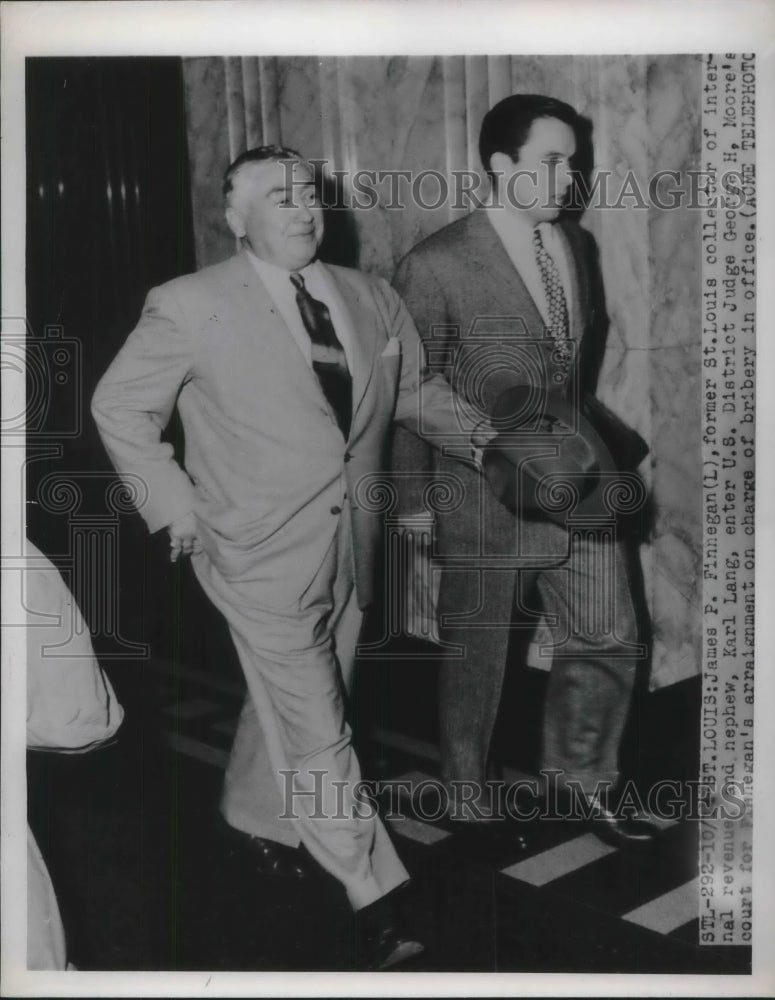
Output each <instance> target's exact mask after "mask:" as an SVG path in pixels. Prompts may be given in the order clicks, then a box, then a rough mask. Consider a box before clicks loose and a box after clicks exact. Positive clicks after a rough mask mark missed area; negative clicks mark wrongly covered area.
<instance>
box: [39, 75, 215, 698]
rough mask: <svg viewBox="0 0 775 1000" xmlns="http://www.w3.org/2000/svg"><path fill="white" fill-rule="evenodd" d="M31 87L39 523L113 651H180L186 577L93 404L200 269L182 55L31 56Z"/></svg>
mask: <svg viewBox="0 0 775 1000" xmlns="http://www.w3.org/2000/svg"><path fill="white" fill-rule="evenodd" d="M26 83H27V106H26V107H27V171H28V175H27V176H28V195H27V321H28V326H27V357H28V366H27V371H28V391H27V416H28V421H27V476H26V479H27V504H26V517H27V523H26V530H27V534H28V536H29V537H30V538H31V540H32V541H34V542H35V543H36V544H37V545H38V547H39V548H40V549H41V550H42V551H44V552H45V553H46V554H47V555H49V556H50V557H51V558H52V559H53V560H54V561H55V563H56V564H57V566H58V567H59V569H60V571H61V572H62V573H63V576H64V577H65V580H66V581H67V582H68V584H69V585H70V586H71V589H72V590H73V592H74V594H75V596H76V599H77V600H78V603H79V604H80V606H81V608H82V610H83V612H84V616H85V617H86V620H87V622H88V624H89V626H90V628H91V630H92V633H93V636H94V643H95V648H96V650H97V652H98V654H99V655H100V656H101V657H104V658H105V659H107V661H108V663H109V662H110V660H111V659H113V660H116V661H124V662H125V663H126V662H131V663H137V661H143V660H146V659H147V658H148V656H149V654H150V652H151V650H152V651H153V654H154V655H162V656H165V655H166V656H171V655H173V654H174V653H176V654H177V655H178V656H180V653H181V648H180V647H181V641H180V638H179V636H180V633H181V631H182V629H181V627H180V621H181V619H182V617H183V615H184V609H185V607H186V606H187V601H188V598H186V597H185V591H186V587H187V583H186V580H185V578H184V577H182V576H181V574H180V572H179V571H177V570H176V571H172V570H170V568H169V566H168V564H167V563H166V550H165V544H164V543H165V540H164V539H163V538H161V536H160V535H158V536H155V537H154V538H149V536H148V534H147V531H146V530H145V526H144V524H143V522H142V521H141V519H140V517H139V516H138V515H137V514H136V513H134V512H133V510H132V506H131V504H129V503H127V502H125V500H123V499H122V497H121V494H120V492H119V493H117V492H116V479H115V476H114V475H113V470H112V467H111V465H110V463H109V461H108V458H107V456H106V454H105V452H104V450H103V448H102V445H101V443H100V441H99V438H98V435H97V432H96V429H95V427H94V424H93V421H92V419H91V415H90V412H89V402H90V399H91V395H92V393H93V390H94V387H95V385H96V383H97V381H98V379H99V377H100V376H101V374H102V373H103V371H104V370H105V368H106V367H107V366H108V364H109V363H110V361H111V359H112V358H113V356H114V355H115V354H116V352H117V351H118V349H119V347H120V346H121V344H122V343H123V341H124V339H125V338H126V335H127V334H128V333H129V331H130V330H131V329H132V328H133V327H134V325H135V324H136V322H137V319H138V317H139V314H140V311H141V309H142V304H143V301H144V298H145V295H146V293H147V292H148V289H149V288H151V287H152V286H154V285H158V284H159V283H161V282H163V281H166V280H168V279H170V278H172V277H174V276H176V275H179V274H183V273H185V272H187V271H191V270H193V269H194V260H193V235H192V234H193V227H192V220H191V200H190V185H189V169H188V151H187V140H186V124H185V111H184V103H183V87H182V71H181V64H180V60H179V59H175V58H93V59H82V58H72V59H68V58H62V59H49V58H38V59H30V60H28V62H27V80H26ZM170 434H171V435H172V437H173V439H176V438H179V436H180V435H179V430H177V429H176V427H175V426H173V427H172V428H171V430H170ZM189 589H192V588H190V587H189ZM193 641H194V642H195V644H197V645H198V639H197V638H194V640H193ZM103 662H105V660H103ZM121 665H122V664H120V663H117V664H116V668H115V669H117V670H118V674H119V675H125V674H128V671H125V670H121V669H119V667H120V666H121ZM118 681H119V685H120V686H121V681H122V677H121V676H119V677H118Z"/></svg>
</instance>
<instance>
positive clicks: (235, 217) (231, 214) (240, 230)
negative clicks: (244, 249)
mask: <svg viewBox="0 0 775 1000" xmlns="http://www.w3.org/2000/svg"><path fill="white" fill-rule="evenodd" d="M226 222H227V224H228V226H229V229H231V231H232V232H233V233H234V235H235V236H236V237H237V239H238V240H241V239H242V237H243V236H244V235H245V222H244V220H243V218H242V215H241V214H240V213H239V212H238V211H237V209H236V208H235V207H234V206H233V205H229V206H228V207H227V208H226Z"/></svg>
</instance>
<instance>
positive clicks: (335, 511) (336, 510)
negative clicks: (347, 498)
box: [331, 507, 342, 514]
mask: <svg viewBox="0 0 775 1000" xmlns="http://www.w3.org/2000/svg"><path fill="white" fill-rule="evenodd" d="M331 513H332V514H341V513H342V508H341V507H332V508H331Z"/></svg>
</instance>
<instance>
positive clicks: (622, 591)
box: [536, 529, 638, 792]
mask: <svg viewBox="0 0 775 1000" xmlns="http://www.w3.org/2000/svg"><path fill="white" fill-rule="evenodd" d="M556 530H561V529H556ZM536 586H537V588H538V592H539V593H540V595H541V602H542V605H543V609H544V612H545V613H546V615H547V616H556V620H557V624H556V625H555V626H554V628H553V647H554V648H553V659H552V669H551V674H550V676H549V683H548V689H547V695H546V705H545V708H544V726H543V745H542V753H541V766H542V768H544V769H558V770H560V771H562V775H561V776H559V777H558V781H559V782H560V783H563V782H564V781H567V780H568V779H573V780H576V781H578V782H579V783H580V785H581V787H582V788H583V789H584V790H585V792H592V791H594V789H595V786H596V784H597V783H598V782H599V781H610V782H611V783H612V784H615V783H616V781H617V780H618V778H619V745H620V743H621V739H622V733H623V731H624V726H625V723H626V721H627V715H628V711H629V707H630V701H631V698H632V689H633V685H634V682H635V673H636V668H637V663H638V657H637V656H636V655H635V654H636V652H637V647H636V643H637V639H638V629H637V621H636V617H635V609H634V607H633V602H632V593H631V588H630V583H629V579H628V573H627V567H626V560H625V554H624V549H623V546H622V545H621V544H620V543H616V542H614V541H613V540H605V539H594V538H584V537H582V536H581V535H580V534H579V535H576V534H574V536H573V540H572V543H571V551H570V558H569V559H568V561H567V562H566V563H565V564H564V565H563V566H561V567H558V568H556V569H551V570H545V571H542V572H541V573H540V574H539V575H538V579H537V582H536ZM628 654H629V655H628Z"/></svg>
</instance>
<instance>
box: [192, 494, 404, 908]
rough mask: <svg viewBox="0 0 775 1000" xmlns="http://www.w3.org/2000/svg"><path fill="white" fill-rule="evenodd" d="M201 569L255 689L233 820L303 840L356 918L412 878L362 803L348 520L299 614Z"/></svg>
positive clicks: (233, 782)
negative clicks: (354, 731) (350, 711)
mask: <svg viewBox="0 0 775 1000" xmlns="http://www.w3.org/2000/svg"><path fill="white" fill-rule="evenodd" d="M303 557H304V554H303V553H301V554H300V558H303ZM193 564H194V568H195V570H196V573H197V577H198V579H199V581H200V583H201V585H202V587H203V588H204V590H205V592H206V593H207V595H208V597H209V598H210V600H211V601H212V602H213V604H214V605H215V606H216V607H217V608H218V609H219V610H220V611H221V612H222V613H223V615H224V616H225V617H226V619H227V621H228V623H229V626H230V629H231V635H232V639H233V641H234V645H235V647H236V649H237V654H238V656H239V659H240V663H241V665H242V669H243V671H244V674H245V679H246V682H247V688H248V697H247V699H246V702H245V707H244V709H243V712H242V715H241V718H240V722H239V726H238V729H237V733H236V736H235V740H234V746H233V749H232V755H231V760H230V762H229V767H228V770H227V774H226V781H225V787H224V799H223V804H222V809H223V813H224V816H225V818H226V819H227V821H228V822H229V823H231V824H232V825H233V826H235V827H237V828H238V829H241V830H243V831H244V832H246V833H250V834H253V835H256V836H260V837H264V838H268V839H273V840H276V841H280V842H282V843H285V844H288V845H290V846H295V845H296V844H298V843H299V841H301V842H302V843H303V844H304V845H305V846H306V847H307V849H308V850H309V852H310V854H311V855H312V856H313V857H314V858H315V859H316V860H317V861H318V862H319V863H320V864H321V866H322V867H323V868H324V869H325V870H326V871H328V872H329V873H330V874H332V875H333V876H334V877H335V878H337V879H338V880H339V881H340V882H341V883H342V884H343V885H344V887H345V890H346V892H347V895H348V898H349V900H350V903H351V905H352V906H353V908H354V909H356V910H357V909H360V908H362V907H364V906H367V905H369V904H370V903H372V902H375V901H376V900H377V899H379V898H380V897H382V896H383V895H385V894H386V893H388V892H390V891H391V890H392V889H394V888H396V887H397V886H399V885H401V884H402V883H404V882H406V881H407V879H408V874H407V871H406V869H405V868H404V866H403V864H402V863H401V861H400V859H399V857H398V855H397V854H396V851H395V848H394V847H393V845H392V843H391V842H390V838H389V837H388V835H387V832H386V830H385V828H384V826H383V825H382V822H381V821H380V819H379V817H378V816H376V813H375V810H374V809H373V808H372V807H371V806H369V805H368V804H367V803H363V802H357V801H355V800H354V798H353V790H354V787H355V786H356V785H357V783H358V782H359V781H360V778H361V774H360V767H359V764H358V760H357V757H356V755H355V752H354V750H353V747H352V742H351V731H350V727H349V725H348V724H347V722H346V720H345V710H344V690H343V683H342V671H343V670H344V672H345V673H346V672H348V671H351V670H352V664H353V660H354V651H355V644H356V642H357V638H358V633H359V631H360V623H361V612H360V610H359V609H358V607H357V602H356V600H355V587H354V578H353V562H352V531H351V527H350V516H349V510H348V509H347V507H345V509H344V511H343V512H342V513H341V514H340V515H339V524H338V529H337V532H336V534H335V536H334V539H333V541H332V543H331V546H330V548H329V550H328V552H327V553H326V556H325V558H324V560H323V562H322V563H321V565H320V567H319V568H318V569H317V571H316V573H315V575H314V578H313V580H312V582H311V583H310V585H309V586H308V587H307V589H306V590H305V591H304V593H303V594H302V595H301V596H300V598H299V600H298V601H297V602H296V603H295V604H294V605H292V606H291V607H284V608H275V607H269V606H266V605H262V604H260V603H259V601H257V600H256V601H251V602H250V603H248V602H246V600H245V592H244V590H243V589H242V588H241V587H239V586H236V587H235V585H234V584H233V583H232V582H230V581H228V580H226V579H225V578H224V576H223V575H222V574H221V573H219V572H218V570H217V569H216V568H215V566H214V565H213V564H212V562H210V560H209V559H208V558H207V556H206V555H205V554H204V553H202V554H201V555H198V556H195V557H193ZM270 599H271V598H270ZM340 665H341V667H340ZM291 817H292V818H291Z"/></svg>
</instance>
